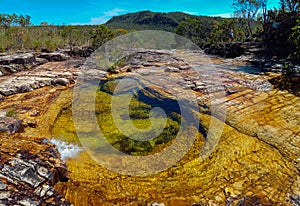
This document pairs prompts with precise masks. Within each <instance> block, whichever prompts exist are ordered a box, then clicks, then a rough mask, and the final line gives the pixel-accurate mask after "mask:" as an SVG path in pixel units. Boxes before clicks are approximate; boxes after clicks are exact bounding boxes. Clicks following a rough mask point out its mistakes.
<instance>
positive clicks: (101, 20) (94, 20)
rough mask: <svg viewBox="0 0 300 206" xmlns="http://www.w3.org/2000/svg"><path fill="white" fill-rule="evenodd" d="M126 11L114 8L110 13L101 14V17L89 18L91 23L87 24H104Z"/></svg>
mask: <svg viewBox="0 0 300 206" xmlns="http://www.w3.org/2000/svg"><path fill="white" fill-rule="evenodd" d="M125 11H126V10H124V9H119V8H115V9H113V10H111V11H106V12H103V15H102V16H99V17H94V18H91V21H90V22H89V23H88V24H104V23H106V22H107V21H108V20H109V19H110V18H111V17H113V16H117V15H119V14H121V13H123V12H125Z"/></svg>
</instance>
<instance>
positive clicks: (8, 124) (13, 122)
mask: <svg viewBox="0 0 300 206" xmlns="http://www.w3.org/2000/svg"><path fill="white" fill-rule="evenodd" d="M21 127H22V122H21V120H19V119H15V118H13V117H1V116H0V132H9V133H10V134H14V133H16V132H18V131H19V130H20V129H21Z"/></svg>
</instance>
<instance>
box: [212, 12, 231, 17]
mask: <svg viewBox="0 0 300 206" xmlns="http://www.w3.org/2000/svg"><path fill="white" fill-rule="evenodd" d="M210 16H214V17H223V18H231V17H233V14H232V13H225V14H213V15H210Z"/></svg>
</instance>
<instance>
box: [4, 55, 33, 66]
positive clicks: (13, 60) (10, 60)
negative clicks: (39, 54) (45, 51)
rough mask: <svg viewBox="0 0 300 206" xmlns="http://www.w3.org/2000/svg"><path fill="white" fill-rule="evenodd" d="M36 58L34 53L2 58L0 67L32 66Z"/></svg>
mask: <svg viewBox="0 0 300 206" xmlns="http://www.w3.org/2000/svg"><path fill="white" fill-rule="evenodd" d="M34 62H35V56H34V55H33V54H32V53H24V54H14V55H7V56H1V57H0V65H10V64H32V63H34Z"/></svg>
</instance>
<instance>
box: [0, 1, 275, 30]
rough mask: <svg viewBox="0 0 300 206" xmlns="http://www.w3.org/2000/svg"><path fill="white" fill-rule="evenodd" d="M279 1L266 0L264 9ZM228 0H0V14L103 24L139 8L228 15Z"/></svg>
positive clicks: (57, 22)
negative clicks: (266, 5)
mask: <svg viewBox="0 0 300 206" xmlns="http://www.w3.org/2000/svg"><path fill="white" fill-rule="evenodd" d="M278 2H279V0H268V8H274V7H278ZM231 4H232V1H231V0H117V1H116V0H114V1H112V0H105V1H104V0H50V1H49V0H48V1H47V0H46V1H45V0H0V13H5V14H12V13H16V14H18V15H20V14H23V15H29V16H31V22H32V23H33V24H35V25H39V24H40V23H41V22H48V23H49V24H54V25H60V24H66V25H69V24H74V25H75V24H103V23H105V22H106V21H108V20H109V19H110V18H111V17H113V16H117V15H121V14H126V13H132V12H137V11H143V10H151V11H156V12H171V11H180V12H185V13H190V14H194V15H207V16H222V17H230V16H231V15H232V13H233V8H232V7H231Z"/></svg>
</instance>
